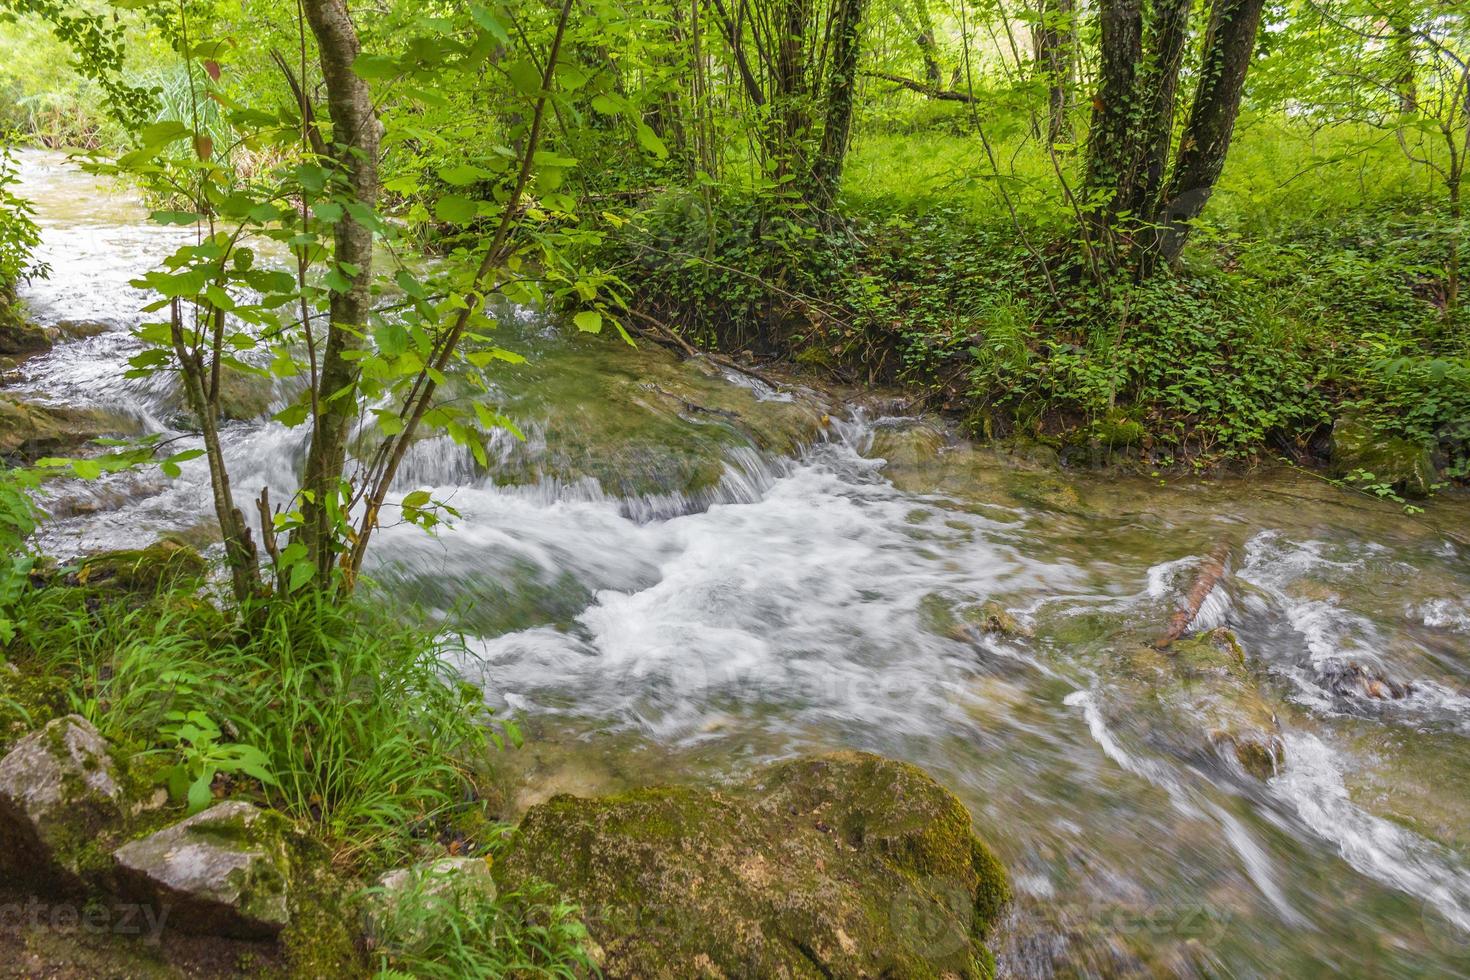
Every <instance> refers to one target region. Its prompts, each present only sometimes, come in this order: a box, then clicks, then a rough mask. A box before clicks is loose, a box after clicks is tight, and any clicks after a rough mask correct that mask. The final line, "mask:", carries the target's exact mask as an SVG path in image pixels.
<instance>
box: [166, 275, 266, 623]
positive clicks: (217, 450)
mask: <svg viewBox="0 0 1470 980" xmlns="http://www.w3.org/2000/svg"><path fill="white" fill-rule="evenodd" d="M210 316H212V317H213V318H215V322H216V324H217V325H223V321H224V316H225V314H224V311H223V310H218V309H211V310H210ZM169 326H170V336H171V338H172V340H173V347H174V355H175V356H176V357H177V358H178V359H179V365H180V371H179V377H180V380H181V381H183V385H184V400H185V401H186V402H187V403H188V405H189V410H190V411H192V412H193V413H194V416H195V417H196V418H197V419H198V420H199V434H200V436H201V437H202V438H203V440H204V456H205V460H206V462H208V464H209V487H210V491H211V492H212V493H213V494H214V514H215V517H216V518H218V520H219V528H220V536H221V537H222V538H223V539H224V546H225V564H226V565H227V566H228V567H229V569H230V585H231V591H232V592H233V593H234V595H235V601H236V602H239V603H244V602H247V601H248V600H250V599H253V598H255V597H256V596H257V595H259V594H260V592H261V580H260V556H259V554H258V553H257V552H256V550H255V542H254V540H253V539H252V538H251V537H250V525H249V524H247V523H246V522H245V516H244V515H243V514H241V513H240V509H239V508H238V507H236V506H235V498H234V492H233V491H232V490H231V488H230V471H229V470H228V469H226V467H225V456H224V449H223V448H222V447H221V445H220V441H219V386H218V384H215V385H213V386H212V390H211V389H206V388H205V386H204V379H205V378H206V377H207V376H208V372H206V370H205V366H204V360H203V358H202V357H200V356H199V355H198V353H197V352H196V351H193V350H190V349H189V345H188V343H186V341H185V338H184V314H183V310H182V308H181V305H180V303H179V301H178V300H177V299H176V300H174V301H173V302H172V303H171V304H170V306H169ZM216 363H217V362H216Z"/></svg>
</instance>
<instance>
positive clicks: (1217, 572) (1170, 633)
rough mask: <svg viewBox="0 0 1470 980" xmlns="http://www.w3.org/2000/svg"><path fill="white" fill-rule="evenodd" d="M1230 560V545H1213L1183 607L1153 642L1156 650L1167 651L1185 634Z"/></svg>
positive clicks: (1223, 543)
mask: <svg viewBox="0 0 1470 980" xmlns="http://www.w3.org/2000/svg"><path fill="white" fill-rule="evenodd" d="M1229 560H1230V543H1229V542H1228V541H1221V542H1220V543H1219V544H1217V545H1215V547H1214V550H1213V551H1211V552H1210V554H1209V556H1208V557H1207V558H1205V560H1204V562H1202V563H1201V564H1200V567H1199V571H1198V572H1197V573H1195V577H1194V584H1193V585H1191V586H1190V587H1189V594H1188V595H1186V596H1185V598H1184V606H1183V607H1182V608H1181V609H1180V610H1179V611H1178V612H1176V613H1175V614H1174V618H1173V619H1171V620H1169V628H1168V629H1167V630H1165V631H1164V632H1163V634H1162V635H1161V636H1160V637H1159V638H1158V639H1157V640H1154V647H1155V649H1158V650H1167V649H1168V648H1169V646H1170V645H1171V644H1173V642H1174V641H1175V640H1177V639H1179V638H1180V637H1181V636H1183V635H1184V634H1185V632H1186V631H1188V629H1189V624H1190V623H1192V622H1194V618H1195V617H1196V616H1198V615H1199V610H1200V607H1201V606H1203V605H1204V604H1205V599H1207V598H1209V595H1210V593H1211V592H1213V591H1214V590H1215V586H1216V585H1218V584H1219V583H1220V579H1222V578H1224V577H1225V563H1226V562H1227V561H1229Z"/></svg>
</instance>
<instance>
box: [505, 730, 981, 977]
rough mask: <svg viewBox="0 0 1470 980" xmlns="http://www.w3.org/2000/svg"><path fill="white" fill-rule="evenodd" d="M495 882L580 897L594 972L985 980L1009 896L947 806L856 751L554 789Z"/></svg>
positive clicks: (910, 770)
mask: <svg viewBox="0 0 1470 980" xmlns="http://www.w3.org/2000/svg"><path fill="white" fill-rule="evenodd" d="M496 877H497V879H498V880H499V881H500V883H501V886H502V887H503V888H512V889H514V888H517V887H520V886H521V885H523V884H525V883H527V882H529V881H530V880H531V879H533V878H541V879H544V880H546V881H548V882H550V883H551V884H552V885H553V886H554V887H556V888H557V889H558V890H559V891H561V892H562V894H563V895H565V896H566V897H567V898H568V899H570V900H572V901H575V902H577V903H579V904H580V905H581V907H582V909H583V912H584V914H585V917H586V919H587V923H588V927H589V929H590V930H591V933H592V937H593V939H594V940H596V942H597V943H598V944H599V946H600V947H601V949H602V951H603V957H602V968H603V970H604V972H605V974H606V975H607V976H609V977H640V978H644V977H669V978H674V977H725V976H729V977H743V976H759V977H836V976H840V977H860V976H872V977H878V976H891V977H936V978H937V977H955V978H959V977H985V976H990V975H991V972H992V969H993V967H992V961H991V957H990V954H989V952H988V951H987V950H986V949H985V947H984V945H983V942H982V941H983V939H984V937H985V936H986V934H987V931H988V929H989V928H990V925H991V924H992V923H993V922H994V921H995V919H996V917H997V916H998V915H999V913H1000V911H1001V908H1002V906H1003V905H1004V904H1005V903H1006V902H1007V901H1008V900H1009V894H1010V893H1009V887H1008V885H1007V882H1006V876H1005V872H1004V870H1003V869H1002V867H1001V865H1000V863H999V862H998V861H997V860H996V858H995V856H994V855H993V854H992V853H991V852H990V850H989V849H988V848H987V847H986V846H985V845H984V844H983V843H981V842H980V841H979V840H978V839H977V838H976V837H975V836H974V833H973V831H972V829H971V822H970V814H969V812H968V811H967V810H966V809H965V807H964V806H963V805H962V804H961V803H960V802H959V800H957V799H955V797H954V796H953V795H952V794H950V793H949V791H947V790H946V789H944V788H943V787H942V786H940V785H939V784H938V783H936V782H935V781H934V780H933V779H932V778H931V777H929V776H928V775H927V774H926V773H924V772H923V771H922V770H920V769H918V768H916V767H914V766H911V765H907V764H905V763H901V762H895V761H892V760H889V759H883V758H880V757H878V756H874V755H868V754H866V753H858V752H845V753H840V754H836V755H828V756H819V757H807V758H801V759H797V760H794V761H790V762H783V763H778V764H776V765H772V766H769V767H766V768H764V769H761V770H759V771H758V772H756V773H755V774H754V775H753V776H752V777H751V778H750V779H749V780H747V781H746V782H744V783H742V784H740V785H738V786H734V787H729V788H722V789H715V790H709V789H697V788H691V787H660V788H653V789H645V790H638V791H635V792H631V793H627V794H624V795H620V796H612V797H606V798H601V799H580V798H577V797H572V796H557V797H553V798H552V799H551V800H550V801H548V802H546V803H543V804H540V805H539V806H535V807H532V808H531V810H530V811H529V812H528V813H527V814H526V816H525V819H524V820H523V821H522V822H521V825H520V828H519V830H518V832H517V834H516V836H515V838H514V841H513V843H512V844H511V847H510V849H509V851H508V853H507V854H506V855H505V857H504V858H503V860H502V861H501V862H500V863H499V864H498V865H497V866H496Z"/></svg>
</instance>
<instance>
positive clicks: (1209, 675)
mask: <svg viewBox="0 0 1470 980" xmlns="http://www.w3.org/2000/svg"><path fill="white" fill-rule="evenodd" d="M1129 660H1130V663H1131V666H1132V668H1133V670H1134V671H1136V672H1138V673H1139V674H1141V675H1143V676H1144V678H1145V679H1146V680H1147V681H1148V683H1149V690H1150V693H1151V696H1152V697H1153V698H1154V699H1155V700H1157V701H1158V702H1159V703H1160V704H1161V705H1163V706H1164V707H1165V708H1166V710H1167V711H1168V713H1169V715H1170V716H1171V717H1173V718H1178V719H1181V728H1180V730H1176V731H1173V732H1171V733H1167V734H1165V735H1164V737H1165V739H1166V740H1167V741H1169V742H1170V743H1171V744H1172V745H1173V746H1174V747H1175V748H1185V749H1188V748H1190V743H1191V741H1192V739H1191V730H1192V731H1198V732H1201V733H1203V734H1204V735H1205V737H1206V738H1207V739H1208V741H1209V743H1210V744H1211V745H1212V746H1214V747H1215V748H1216V749H1217V750H1224V751H1225V752H1227V753H1228V754H1229V755H1230V756H1232V757H1233V758H1234V759H1235V761H1236V762H1237V763H1239V765H1240V766H1241V768H1242V769H1244V770H1245V772H1247V773H1248V774H1250V775H1252V776H1254V777H1256V778H1257V779H1268V778H1270V777H1271V776H1272V775H1274V774H1275V773H1276V772H1277V771H1279V769H1280V766H1281V765H1282V763H1283V762H1284V761H1285V758H1286V754H1285V753H1286V747H1285V743H1284V742H1283V740H1282V738H1281V726H1280V724H1279V723H1278V721H1277V718H1276V712H1275V711H1274V710H1273V709H1272V707H1271V705H1270V704H1269V703H1268V702H1267V701H1266V699H1265V698H1264V697H1263V696H1262V695H1261V692H1260V690H1259V688H1258V687H1257V685H1256V681H1255V678H1254V677H1252V676H1251V673H1250V670H1249V668H1248V667H1247V666H1246V661H1245V652H1244V651H1243V650H1242V649H1241V647H1240V644H1239V642H1238V641H1237V640H1236V639H1235V635H1234V634H1233V633H1231V632H1230V631H1229V630H1227V629H1224V628H1219V629H1214V630H1210V631H1208V632H1206V633H1201V634H1198V635H1196V636H1191V637H1187V638H1185V639H1182V640H1179V641H1177V642H1175V643H1174V644H1173V645H1172V646H1171V647H1170V648H1169V651H1168V652H1167V653H1164V652H1160V651H1159V650H1157V649H1155V648H1153V647H1145V648H1139V649H1135V650H1133V651H1132V652H1131V653H1130V654H1129ZM1194 726H1197V727H1194Z"/></svg>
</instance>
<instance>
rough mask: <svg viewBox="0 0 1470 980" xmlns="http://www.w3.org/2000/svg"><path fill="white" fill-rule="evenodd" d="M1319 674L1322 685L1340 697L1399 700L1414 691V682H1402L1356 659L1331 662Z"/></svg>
mask: <svg viewBox="0 0 1470 980" xmlns="http://www.w3.org/2000/svg"><path fill="white" fill-rule="evenodd" d="M1318 674H1319V676H1320V678H1321V681H1322V685H1323V686H1324V687H1325V688H1327V690H1329V691H1331V692H1332V693H1333V694H1335V695H1337V696H1338V697H1357V698H1372V699H1374V700H1376V701H1397V700H1399V699H1400V698H1406V697H1408V696H1409V695H1410V694H1412V693H1413V685H1412V684H1401V683H1399V682H1398V681H1396V680H1394V679H1393V678H1391V677H1387V676H1384V675H1383V674H1381V673H1379V672H1378V671H1376V670H1373V669H1371V668H1369V667H1364V666H1363V665H1362V664H1360V663H1356V662H1354V661H1349V662H1347V663H1340V662H1334V663H1330V664H1328V665H1327V666H1326V667H1324V668H1322V669H1321V670H1320V671H1319V672H1318Z"/></svg>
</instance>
